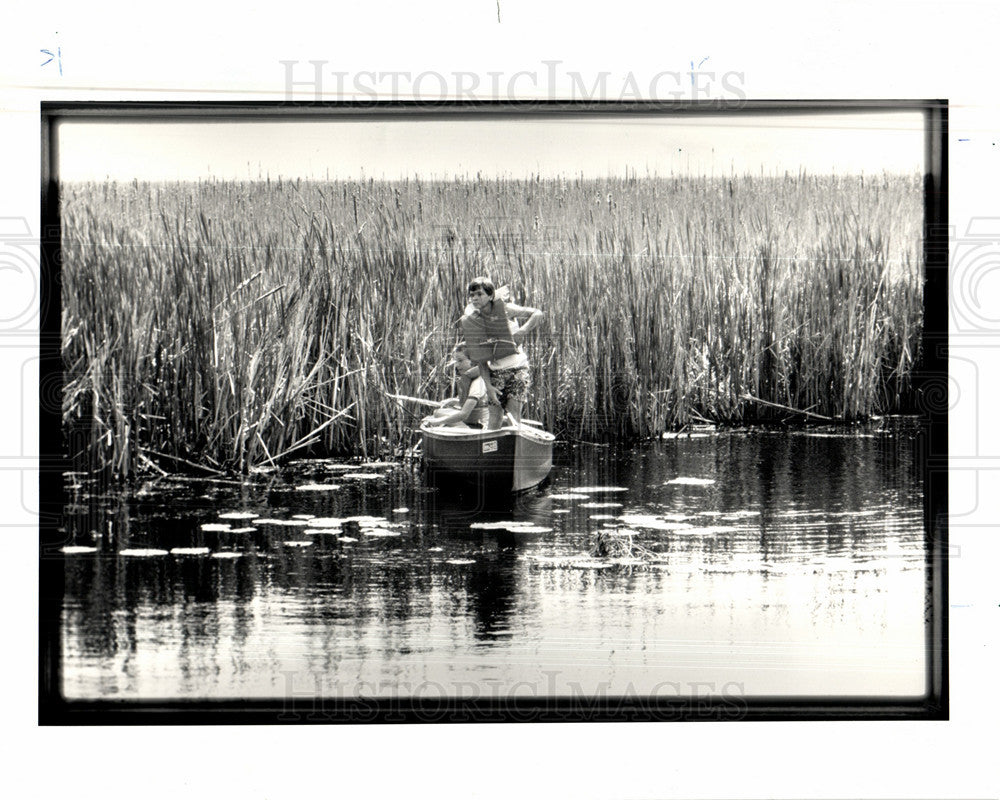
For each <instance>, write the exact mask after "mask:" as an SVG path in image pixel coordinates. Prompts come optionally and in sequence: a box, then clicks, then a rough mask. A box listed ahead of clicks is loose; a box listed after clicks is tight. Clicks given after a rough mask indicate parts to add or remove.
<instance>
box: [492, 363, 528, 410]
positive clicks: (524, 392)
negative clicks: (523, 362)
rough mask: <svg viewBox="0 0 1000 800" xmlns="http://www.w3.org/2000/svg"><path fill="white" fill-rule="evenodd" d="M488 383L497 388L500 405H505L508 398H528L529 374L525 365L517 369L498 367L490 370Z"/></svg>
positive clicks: (523, 399) (524, 400)
mask: <svg viewBox="0 0 1000 800" xmlns="http://www.w3.org/2000/svg"><path fill="white" fill-rule="evenodd" d="M490 383H492V384H493V388H494V389H496V390H497V398H498V399H499V400H500V406H501V407H504V406H506V405H507V401H508V400H520V401H521V402H522V403H525V402H527V400H528V389H530V388H531V375H530V374H529V373H528V368H527V367H518V368H517V369H498V370H496V371H495V372H492V371H491V372H490Z"/></svg>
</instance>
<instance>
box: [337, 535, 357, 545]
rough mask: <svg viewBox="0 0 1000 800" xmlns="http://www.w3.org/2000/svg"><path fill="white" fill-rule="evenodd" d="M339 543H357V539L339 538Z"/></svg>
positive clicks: (351, 537)
mask: <svg viewBox="0 0 1000 800" xmlns="http://www.w3.org/2000/svg"><path fill="white" fill-rule="evenodd" d="M337 541H338V542H343V543H344V544H351V543H352V542H356V541H357V539H355V538H354V537H353V536H340V537H338V539H337Z"/></svg>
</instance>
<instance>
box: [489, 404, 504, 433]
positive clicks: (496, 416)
mask: <svg viewBox="0 0 1000 800" xmlns="http://www.w3.org/2000/svg"><path fill="white" fill-rule="evenodd" d="M502 424H503V408H502V407H500V406H494V405H491V406H490V421H489V425H488V426H487V427H488V429H489V430H491V431H495V430H496V429H497V428H499V427H500V426H501V425H502Z"/></svg>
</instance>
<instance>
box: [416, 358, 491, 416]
mask: <svg viewBox="0 0 1000 800" xmlns="http://www.w3.org/2000/svg"><path fill="white" fill-rule="evenodd" d="M445 367H446V368H447V367H454V368H455V371H456V374H457V375H458V376H459V377H460V379H461V380H460V382H459V396H458V399H457V400H446V401H445V402H444V404H443V405H442V406H441V408H439V409H437V411H435V412H434V413H433V414H431V415H430V416H429V417H426V418H425V420H424V421H425V422H430V423H431V424H432V425H462V424H465V425H468V426H470V427H473V428H483V427H485V426H486V423H487V422H488V420H489V403H488V401H487V399H486V383H485V382H484V381H483V379H482V378H480V377H479V376H478V375H477V374H476V367H475V366H474V365H473V363H472V362H471V361H470V360H469V353H468V349H467V348H466V346H465V345H464V344H460V345H458V346H456V347H455V349H454V350H453V351H452V353H451V361H449V362H448V363H447V364H446V365H445Z"/></svg>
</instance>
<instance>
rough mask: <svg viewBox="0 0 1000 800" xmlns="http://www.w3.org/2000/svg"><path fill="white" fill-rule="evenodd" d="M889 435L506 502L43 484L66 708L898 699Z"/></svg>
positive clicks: (341, 488) (643, 473)
mask: <svg viewBox="0 0 1000 800" xmlns="http://www.w3.org/2000/svg"><path fill="white" fill-rule="evenodd" d="M918 448H919V437H918V436H917V433H916V431H915V429H914V428H913V427H912V425H908V424H906V423H905V421H898V420H897V421H892V420H884V421H881V422H878V423H874V424H871V425H868V426H865V427H855V428H849V429H845V428H818V429H817V428H813V429H801V430H773V429H760V430H756V429H752V430H705V431H699V432H695V433H693V434H681V435H675V436H671V437H669V438H666V439H661V440H657V441H654V442H648V443H644V444H640V445H636V446H629V447H627V448H625V447H621V448H616V447H615V446H597V445H592V444H585V443H560V444H558V445H557V447H556V451H555V467H554V469H553V472H552V475H551V478H550V481H549V483H548V484H547V485H545V486H543V487H542V488H541V489H539V490H536V491H533V492H531V493H529V494H527V495H526V496H523V497H521V498H519V499H518V500H517V501H516V502H515V503H513V504H512V505H511V506H510V507H509V508H503V507H501V508H494V509H490V510H482V509H477V507H476V506H477V503H476V500H475V498H472V497H469V496H457V495H454V494H452V493H450V492H449V491H446V490H440V489H430V488H428V487H427V486H426V484H425V482H424V479H423V476H422V475H421V472H420V470H419V465H418V464H417V463H415V462H409V461H400V462H377V463H368V464H347V463H343V462H336V461H329V460H318V461H300V462H296V463H293V464H290V465H288V466H286V467H282V468H281V469H280V470H274V471H270V472H262V473H258V474H255V475H252V476H250V478H249V479H248V480H247V481H245V482H239V481H228V480H220V479H192V478H189V477H169V476H168V477H161V478H157V479H155V480H151V481H149V482H147V483H146V484H143V485H141V486H139V487H137V488H135V489H133V490H132V491H131V492H122V491H117V490H112V489H110V488H108V487H100V486H99V485H98V484H97V482H95V481H94V480H93V479H89V478H88V477H87V476H86V475H81V474H69V475H67V476H66V484H67V488H68V492H69V493H68V497H69V498H70V500H71V502H70V504H69V505H68V506H67V507H66V510H65V518H64V526H65V534H66V544H65V546H64V547H63V548H61V549H59V550H58V551H57V552H56V553H54V554H53V555H54V557H57V558H60V559H62V560H63V563H64V591H63V599H62V605H61V608H62V611H61V632H60V640H59V643H60V649H61V656H60V659H61V661H60V663H61V668H62V669H61V674H62V685H63V691H64V694H65V696H66V697H68V698H108V699H117V698H122V699H126V698H127V699H131V698H141V699H163V698H168V699H175V698H181V699H183V698H276V697H287V696H289V695H290V694H293V693H294V694H297V695H308V694H318V695H322V696H329V697H352V696H367V697H375V696H391V695H413V694H416V695H421V694H423V695H424V696H429V697H438V696H442V695H444V696H449V697H470V696H474V697H482V696H490V695H498V694H499V695H502V696H507V695H525V694H526V695H565V694H573V693H580V692H583V693H605V694H612V695H613V694H625V693H632V694H642V695H645V694H651V693H652V694H655V693H659V694H663V693H664V692H667V693H676V694H682V695H684V694H689V693H700V694H702V695H704V694H706V693H709V694H711V693H719V692H739V693H744V694H746V695H774V694H780V695H792V696H799V695H810V694H819V695H838V694H839V695H886V694H889V695H919V694H921V693H922V692H923V689H924V679H925V662H924V656H925V646H924V641H925V638H924V630H925V628H924V625H925V619H924V614H925V595H926V589H925V586H926V542H925V534H924V526H923V522H922V495H923V486H922V484H921V477H920V476H921V473H920V470H919V464H918V461H917V454H918V452H919V449H918Z"/></svg>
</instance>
